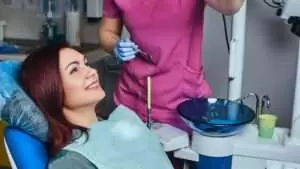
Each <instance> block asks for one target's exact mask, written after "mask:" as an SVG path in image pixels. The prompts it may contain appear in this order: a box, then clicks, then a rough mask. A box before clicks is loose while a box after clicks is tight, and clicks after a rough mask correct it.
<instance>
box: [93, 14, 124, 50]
mask: <svg viewBox="0 0 300 169" xmlns="http://www.w3.org/2000/svg"><path fill="white" fill-rule="evenodd" d="M122 25H123V24H122V21H121V19H119V18H110V17H103V18H102V19H101V22H100V26H99V31H98V33H99V43H100V46H101V47H102V48H103V49H104V50H105V51H106V52H108V53H110V54H113V49H114V47H115V45H116V43H117V42H118V40H119V39H120V36H121V33H122Z"/></svg>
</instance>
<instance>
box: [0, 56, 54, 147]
mask: <svg viewBox="0 0 300 169" xmlns="http://www.w3.org/2000/svg"><path fill="white" fill-rule="evenodd" d="M20 68H21V63H19V62H16V61H10V60H7V61H2V62H0V79H1V85H0V117H1V119H2V120H3V121H5V122H6V123H7V125H8V126H10V127H16V128H19V129H21V130H23V131H25V132H26V133H28V134H30V135H32V136H35V137H36V138H38V139H39V140H41V141H43V142H45V141H46V140H47V135H48V123H47V121H46V119H45V117H44V116H43V114H42V113H41V111H40V110H39V108H38V107H37V106H36V105H35V104H34V102H33V101H32V100H31V99H30V98H29V97H28V96H27V94H26V93H25V92H24V91H23V89H22V87H21V86H20V84H19V72H20Z"/></svg>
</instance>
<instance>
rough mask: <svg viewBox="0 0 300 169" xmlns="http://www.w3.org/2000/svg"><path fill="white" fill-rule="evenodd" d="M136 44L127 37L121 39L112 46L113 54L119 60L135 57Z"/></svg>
mask: <svg viewBox="0 0 300 169" xmlns="http://www.w3.org/2000/svg"><path fill="white" fill-rule="evenodd" d="M137 52H138V46H137V45H136V44H135V43H134V42H132V41H131V40H129V39H121V40H120V41H118V42H117V44H116V46H115V48H114V54H115V56H116V57H117V59H118V60H120V61H129V60H132V59H134V58H135V57H136V55H135V54H136V53H137Z"/></svg>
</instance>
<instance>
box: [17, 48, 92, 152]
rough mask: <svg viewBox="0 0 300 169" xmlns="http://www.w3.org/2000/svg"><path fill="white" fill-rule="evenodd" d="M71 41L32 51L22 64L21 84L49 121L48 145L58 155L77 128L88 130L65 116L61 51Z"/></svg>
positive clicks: (50, 150)
mask: <svg viewBox="0 0 300 169" xmlns="http://www.w3.org/2000/svg"><path fill="white" fill-rule="evenodd" d="M64 48H70V47H69V45H68V44H66V43H63V44H55V45H48V46H45V47H42V48H40V49H38V50H36V51H34V52H33V53H31V54H30V55H29V56H28V57H27V58H26V59H25V61H24V63H23V64H22V69H21V77H20V78H21V84H22V86H23V88H24V91H25V92H26V93H27V94H28V95H29V96H30V97H31V98H32V100H33V101H34V102H35V103H36V105H37V106H38V107H39V108H40V109H41V111H42V113H43V114H44V116H45V117H46V119H47V121H48V123H49V132H48V148H49V152H50V154H51V155H55V154H57V153H58V152H59V151H60V150H61V149H62V148H63V147H64V146H66V145H67V144H68V143H70V142H71V141H72V139H73V136H72V133H73V130H74V129H80V130H81V131H83V132H86V129H85V128H83V127H80V126H76V125H74V124H71V123H69V122H68V121H67V120H66V118H65V117H64V115H63V106H64V91H63V86H62V80H61V76H60V71H59V57H60V51H61V50H62V49H64Z"/></svg>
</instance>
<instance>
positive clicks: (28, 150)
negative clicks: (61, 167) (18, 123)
mask: <svg viewBox="0 0 300 169" xmlns="http://www.w3.org/2000/svg"><path fill="white" fill-rule="evenodd" d="M4 136H5V140H6V144H7V146H8V149H9V151H10V154H11V156H12V158H13V159H14V161H15V164H16V167H17V168H18V169H46V168H47V164H48V154H47V150H46V148H45V145H44V144H43V143H42V142H40V141H39V140H38V139H36V138H35V137H32V136H31V135H28V134H26V133H24V132H23V131H21V130H19V129H16V128H11V127H8V128H6V129H5V132H4Z"/></svg>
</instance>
